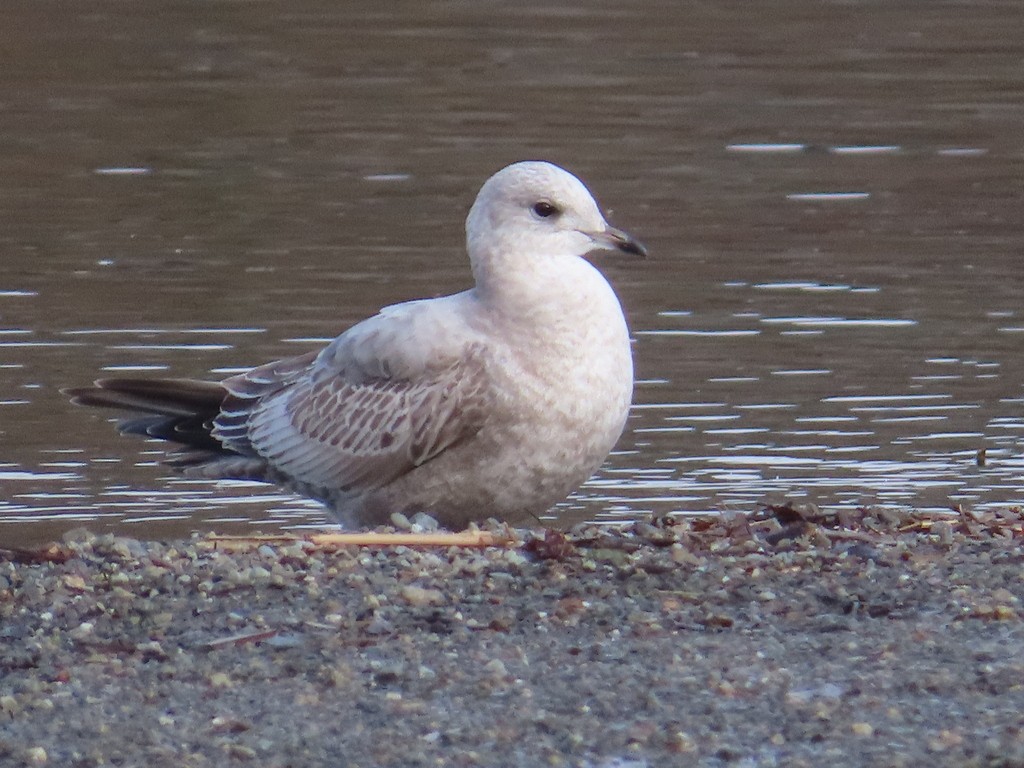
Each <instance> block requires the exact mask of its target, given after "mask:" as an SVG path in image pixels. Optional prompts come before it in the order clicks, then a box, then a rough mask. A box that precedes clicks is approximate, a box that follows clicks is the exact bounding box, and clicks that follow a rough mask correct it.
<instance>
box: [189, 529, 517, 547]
mask: <svg viewBox="0 0 1024 768" xmlns="http://www.w3.org/2000/svg"><path fill="white" fill-rule="evenodd" d="M514 542H515V538H514V537H513V536H512V535H511V534H505V533H494V532H492V531H479V530H472V531H461V532H459V533H448V532H429V533H428V532H422V533H416V532H405V531H403V532H394V533H392V532H381V531H353V532H351V533H317V534H313V535H310V536H211V537H209V538H208V539H206V540H205V541H204V542H202V544H204V545H205V546H208V547H211V548H214V549H224V550H228V551H238V550H245V549H253V548H255V547H261V546H263V545H264V544H268V545H275V544H276V545H286V544H301V543H308V544H311V545H312V546H313V547H315V548H317V549H338V548H341V547H480V548H485V547H506V546H509V545H510V544H513V543H514Z"/></svg>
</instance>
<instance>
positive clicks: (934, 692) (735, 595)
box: [0, 507, 1024, 768]
mask: <svg viewBox="0 0 1024 768" xmlns="http://www.w3.org/2000/svg"><path fill="white" fill-rule="evenodd" d="M520 535H522V536H523V537H524V538H525V543H520V544H518V545H516V546H511V547H507V548H489V549H484V550H474V549H465V548H449V549H430V550H414V549H410V548H406V547H399V548H388V549H354V548H342V549H337V550H329V549H319V548H314V547H313V546H312V545H310V544H309V543H308V542H304V541H294V542H289V543H281V544H267V543H264V544H261V543H259V542H255V543H253V544H252V545H251V546H250V547H248V548H246V549H244V550H241V551H227V550H224V549H221V548H220V547H219V546H218V545H217V544H216V543H215V542H213V541H212V540H211V539H208V538H199V537H197V538H193V539H190V540H187V541H177V542H145V541H137V540H134V539H127V538H118V537H113V536H106V535H104V536H96V535H93V534H90V533H88V532H85V531H77V532H73V533H72V534H69V535H68V536H66V537H65V539H64V540H63V541H62V542H60V543H57V544H54V545H51V546H48V547H43V548H40V549H35V550H31V551H26V550H17V551H12V550H0V766H39V765H57V766H82V767H83V768H84V767H86V766H88V767H92V766H147V768H158V767H160V766H221V765H260V766H275V767H278V766H279V767H281V768H284V767H285V766H292V767H297V766H326V765H330V766H351V767H353V768H354V767H355V766H478V765H479V766H491V765H493V766H538V765H540V766H585V767H588V768H589V767H594V768H641V767H645V766H662V765H701V766H704V765H706V766H720V765H721V766H725V765H743V766H761V765H765V766H767V765H787V766H801V765H806V766H819V765H823V764H831V765H869V764H870V765H890V766H899V765H920V764H923V763H926V762H927V763H930V764H939V765H958V766H973V765H977V766H996V765H999V766H1011V765H1024V736H1022V734H1024V625H1022V618H1024V606H1022V603H1021V599H1022V595H1024V582H1022V578H1024V570H1022V563H1024V552H1022V551H1021V547H1020V543H1021V540H1022V538H1024V513H1022V512H1021V510H1018V509H1011V510H1007V511H1006V512H1004V513H1000V514H989V515H986V516H983V517H979V516H975V515H971V514H968V513H961V514H960V515H959V516H952V517H950V518H949V519H938V518H935V517H929V516H922V515H914V514H908V515H900V516H897V515H893V514H892V513H882V512H877V511H872V510H863V511H862V512H861V513H858V514H849V515H844V516H843V517H841V518H837V517H828V516H822V515H820V514H818V513H817V512H816V511H815V510H803V511H801V510H796V509H793V508H790V507H782V508H772V509H770V510H768V511H766V512H765V514H763V515H761V516H759V517H758V518H756V519H748V518H739V517H738V518H730V519H717V518H716V519H689V518H687V519H682V520H679V521H660V522H659V523H658V524H647V523H639V524H635V525H632V526H629V527H628V528H623V529H616V530H607V529H597V528H593V527H590V528H580V529H576V530H574V531H573V532H571V533H570V534H568V535H562V534H559V533H556V532H545V531H534V532H520Z"/></svg>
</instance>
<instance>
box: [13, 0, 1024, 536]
mask: <svg viewBox="0 0 1024 768" xmlns="http://www.w3.org/2000/svg"><path fill="white" fill-rule="evenodd" d="M897 6H901V7H897ZM0 21H2V23H3V25H4V28H5V30H6V33H5V34H6V38H7V40H8V42H9V47H8V51H7V57H6V58H7V60H6V61H5V65H4V67H2V68H0V143H2V151H0V170H2V178H3V183H2V184H0V221H2V222H3V224H2V226H0V259H2V263H3V265H4V269H3V272H2V273H0V384H2V386H3V389H2V392H0V440H2V443H0V544H8V545H11V544H18V543H25V542H29V541H33V540H40V539H45V538H49V537H52V536H54V535H58V534H59V533H60V532H61V531H63V530H66V529H67V528H69V527H72V526H76V525H82V524H88V525H90V526H91V527H93V528H96V529H102V530H118V531H122V532H130V533H132V534H134V535H136V536H142V537H156V536H173V535H180V534H182V533H184V532H187V531H189V530H195V529H199V530H209V529H211V528H214V529H218V530H226V531H235V532H237V531H239V530H251V529H252V528H254V527H259V528H260V529H269V528H272V527H274V526H285V527H293V526H303V525H316V524H319V523H321V522H322V521H323V516H322V514H321V512H320V510H319V509H318V508H317V507H316V505H313V504H310V503H309V502H306V501H303V500H301V499H296V498H294V497H292V496H290V495H287V494H283V493H278V492H277V491H276V490H275V489H273V488H269V487H266V486H252V485H248V484H240V483H196V482H187V481H183V480H181V479H175V478H172V477H170V476H169V473H168V472H167V471H166V470H164V469H162V468H160V467H159V465H158V463H157V460H158V458H159V456H160V454H161V451H160V449H159V448H158V447H157V446H155V445H152V444H147V443H143V442H140V441H133V440H130V439H126V438H121V437H118V436H117V435H116V434H115V432H114V430H113V429H112V428H111V427H110V426H109V425H107V424H105V423H104V418H103V415H102V414H96V413H92V414H91V413H88V412H86V411H84V410H82V409H76V408H73V407H72V406H70V405H68V404H67V403H66V402H65V400H64V398H63V397H62V396H61V395H60V394H59V392H58V389H59V388H60V387H62V386H69V385H81V384H82V383H84V382H88V381H89V380H91V379H93V378H96V377H98V376H103V375H116V374H118V373H124V372H132V373H135V372H141V373H146V372H152V373H154V374H156V375H174V376H196V377H219V376H223V375H225V374H227V373H230V372H233V371H236V370H240V369H242V368H244V367H247V366H250V365H254V364H257V363H260V362H264V361H266V360H269V359H273V358H275V357H279V356H283V355H288V354H295V353H298V352H301V351H304V350H307V349H310V348H313V347H314V346H315V345H317V344H320V343H322V342H323V340H325V339H327V338H330V337H332V336H334V335H335V334H336V333H337V332H339V331H340V330H342V329H343V328H344V327H346V326H347V325H349V324H351V323H352V322H354V321H356V320H358V319H360V318H361V317H364V316H366V315H367V314H369V313H371V312H373V311H374V310H376V309H377V308H378V307H379V306H381V305H382V304H386V303H390V302H394V301H399V300H403V299H408V298H415V297H421V296H429V295H436V294H439V293H446V292H451V291H454V290H459V289H462V288H464V287H466V286H467V284H468V270H467V266H466V264H465V259H464V255H463V251H462V243H461V240H462V220H463V218H464V216H465V212H466V210H467V209H468V206H469V204H470V202H471V201H472V198H473V196H474V194H475V192H476V190H477V188H478V187H479V184H480V183H481V182H482V181H483V179H485V178H486V177H487V176H488V175H489V174H490V173H491V172H493V171H494V170H496V169H497V168H499V167H501V166H502V165H504V164H506V163H508V162H511V161H514V160H517V159H523V158H531V157H543V158H547V159H551V160H553V161H555V162H558V163H560V164H563V165H565V166H567V167H569V168H571V169H572V170H574V171H576V172H577V173H579V174H580V175H581V176H582V177H583V178H584V179H585V180H586V181H587V182H588V184H589V185H590V186H591V188H592V189H593V190H594V191H595V193H596V194H597V196H598V198H599V199H600V200H601V201H602V203H603V204H604V206H605V207H606V209H607V210H608V211H609V218H610V219H611V220H612V221H614V222H615V223H616V224H617V225H618V226H621V227H623V228H626V229H628V230H630V231H631V232H633V233H635V234H636V235H638V236H640V237H641V238H642V239H644V240H645V241H646V242H647V244H648V246H649V247H650V250H651V252H652V258H651V259H650V260H649V261H647V262H644V263H635V262H619V261H612V260H603V261H602V265H603V266H604V267H605V269H606V272H607V273H608V274H609V276H610V278H611V279H612V281H613V283H614V284H615V285H616V287H617V289H618V290H619V293H620V295H621V296H622V299H623V303H624V304H625V306H626V307H627V310H628V314H629V318H630V323H631V326H632V328H633V329H634V335H635V338H636V360H637V373H638V377H639V380H640V381H639V383H638V387H637V396H636V404H637V405H636V409H635V411H634V413H633V417H632V419H631V422H630V426H629V430H628V432H627V434H626V435H625V436H624V437H623V440H622V441H621V443H620V446H619V449H618V450H617V451H616V452H615V454H614V455H613V456H612V457H611V459H610V460H609V462H608V464H607V465H606V467H605V469H604V470H603V471H602V472H601V473H600V474H599V475H598V477H596V478H595V479H594V480H593V481H592V482H591V483H589V484H588V485H587V486H585V487H584V488H583V489H582V490H581V491H580V493H579V494H577V495H576V496H575V497H574V498H573V499H572V500H571V501H570V502H569V503H568V504H567V505H566V506H565V507H564V508H563V509H561V510H560V511H559V514H562V515H564V516H566V517H567V519H599V520H610V519H619V518H622V517H630V516H635V515H638V514H645V513H646V512H648V511H657V512H670V511H701V510H716V509H717V510H722V509H735V510H749V509H753V508H755V507H756V506H757V505H758V504H761V503H763V502H764V501H766V500H775V499H782V498H796V499H800V500H812V501H815V502H816V503H819V504H823V505H829V506H837V505H859V504H885V505H896V506H904V505H913V506H916V507H935V508H944V507H949V506H951V505H955V504H965V505H970V506H975V507H978V506H986V505H1004V504H1019V503H1024V457H1022V454H1024V361H1022V355H1021V351H1022V348H1024V305H1022V301H1021V296H1022V293H1024V277H1022V274H1021V269H1020V267H1019V264H1020V258H1021V254H1022V253H1024V247H1022V246H1024V224H1022V221H1021V219H1022V217H1021V215H1020V210H1021V208H1020V206H1021V180H1022V178H1024V173H1022V171H1024V162H1022V153H1021V145H1020V135H1021V134H1020V126H1021V125H1024V114H1022V113H1024V85H1022V83H1024V79H1022V78H1021V63H1020V62H1021V61H1024V34H1022V33H1024V17H1022V15H1021V14H1020V11H1019V4H1018V3H1017V2H1016V0H1007V2H988V3H983V4H979V3H975V2H966V1H965V2H949V3H943V4H929V5H920V4H916V5H914V6H912V7H911V6H905V5H903V4H892V3H885V2H881V1H880V0H879V1H878V2H856V1H853V0H851V1H850V2H834V3H828V2H825V3H823V2H819V1H817V0H815V1H814V2H811V1H810V0H804V1H802V2H797V1H791V2H780V3H772V4H759V5H752V4H749V3H739V2H735V3H730V2H725V3H713V4H711V3H698V2H683V3H675V2H672V3H669V2H665V3H656V2H652V3H645V4H642V5H641V6H639V9H638V6H636V5H634V4H627V3H611V2H609V3H599V4H591V5H589V6H587V7H586V8H578V7H576V5H575V4H572V3H558V2H556V3H551V2H545V3H543V4H531V5H525V6H524V5H520V6H516V8H515V10H514V11H513V10H511V9H510V10H503V9H501V8H497V9H495V8H493V7H491V6H490V5H487V6H485V5H481V4H475V3H468V2H452V3H397V4H393V5H391V6H389V7H388V8H387V9H385V8H382V7H381V6H380V5H379V4H371V3H348V4H344V6H343V7H342V6H338V5H336V4H332V3H322V2H315V1H313V0H292V1H290V2H288V3H285V2H272V1H271V2H263V3H237V2H233V1H230V2H229V1H228V0H213V1H212V2H205V3H203V4H201V5H200V4H196V3H188V2H186V3H181V4H176V5H161V4H134V5H132V6H131V7H130V8H129V7H126V6H125V5H124V4H123V3H119V2H114V1H113V0H87V2H83V3H76V4H75V5H74V7H68V6H67V5H66V4H61V5H59V6H58V4H57V3H54V2H38V1H37V0H32V2H27V1H18V0H16V1H15V2H11V3H5V5H4V8H3V10H2V11H0ZM979 450H984V451H985V462H984V465H983V466H980V465H979V461H978V458H977V457H978V451H979Z"/></svg>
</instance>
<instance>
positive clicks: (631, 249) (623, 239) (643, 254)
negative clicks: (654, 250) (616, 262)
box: [604, 227, 647, 259]
mask: <svg viewBox="0 0 1024 768" xmlns="http://www.w3.org/2000/svg"><path fill="white" fill-rule="evenodd" d="M604 236H605V238H606V239H607V241H608V243H610V244H611V245H612V246H614V247H615V248H616V249H618V250H619V251H621V252H622V253H629V254H632V255H633V256H639V257H640V258H641V259H646V258H647V248H646V247H645V246H644V244H643V243H641V242H640V241H639V240H637V239H635V238H634V237H633V236H632V235H629V234H627V233H626V232H623V231H622V230H621V229H614V228H612V227H609V228H608V229H607V230H605V232H604Z"/></svg>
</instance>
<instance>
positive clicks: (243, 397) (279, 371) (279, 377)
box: [212, 352, 318, 456]
mask: <svg viewBox="0 0 1024 768" xmlns="http://www.w3.org/2000/svg"><path fill="white" fill-rule="evenodd" d="M317 354H318V353H317V352H309V353H307V354H305V355H299V356H298V357H289V358H286V359H284V360H275V361H274V362H272V363H267V364H266V365H261V366H259V367H258V368H253V369H252V370H250V371H246V372H245V373H243V374H240V375H238V376H232V377H231V378H229V379H225V380H224V381H223V382H221V384H222V386H223V387H224V389H226V390H227V395H226V396H225V397H224V400H223V402H222V403H221V406H220V413H219V414H218V415H217V417H216V418H215V419H214V421H213V430H212V433H213V436H214V437H215V438H217V440H219V441H220V442H221V443H222V444H223V445H224V446H225V447H226V448H229V449H230V450H233V451H236V452H238V453H241V454H243V455H246V456H251V455H254V454H255V451H254V449H253V447H252V444H251V442H250V441H249V420H250V418H251V417H252V414H253V411H254V409H256V407H257V406H258V405H259V404H260V402H261V401H262V400H263V399H265V398H267V397H271V396H273V395H274V394H276V393H278V392H280V391H282V390H283V389H285V388H286V387H287V386H289V385H291V384H293V383H295V382H296V381H299V380H301V379H302V377H303V376H308V375H309V373H310V370H311V369H312V366H313V363H314V362H315V361H316V358H317Z"/></svg>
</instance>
